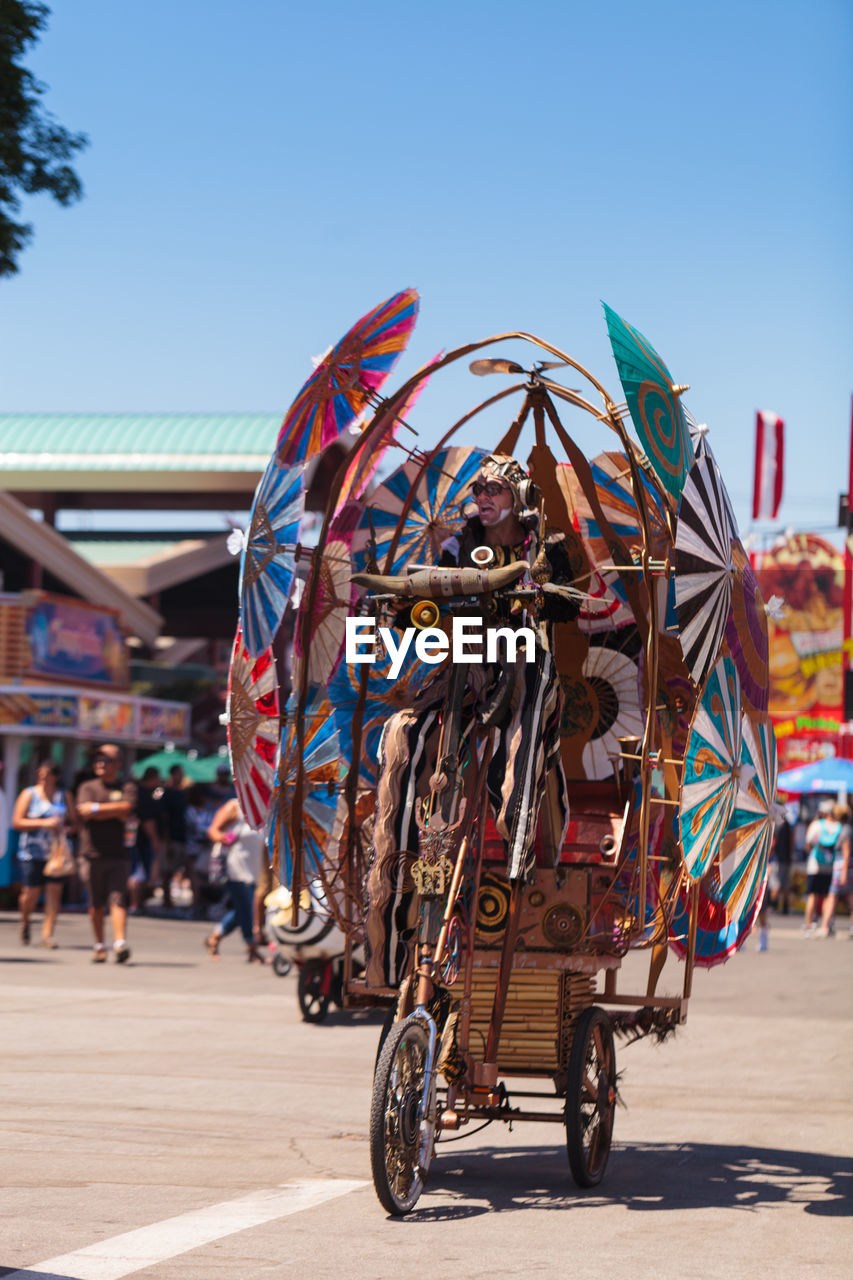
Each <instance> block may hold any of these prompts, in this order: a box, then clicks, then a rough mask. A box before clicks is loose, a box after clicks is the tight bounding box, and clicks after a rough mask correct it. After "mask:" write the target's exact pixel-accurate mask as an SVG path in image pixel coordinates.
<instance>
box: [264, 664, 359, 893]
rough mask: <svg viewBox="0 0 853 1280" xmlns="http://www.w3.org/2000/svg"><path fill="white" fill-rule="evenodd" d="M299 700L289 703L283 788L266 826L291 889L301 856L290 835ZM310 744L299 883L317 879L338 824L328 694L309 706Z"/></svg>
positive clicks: (312, 695)
mask: <svg viewBox="0 0 853 1280" xmlns="http://www.w3.org/2000/svg"><path fill="white" fill-rule="evenodd" d="M296 703H297V695H296V694H292V695H291V697H290V700H289V701H288V704H287V723H286V725H285V729H284V734H283V736H282V741H281V758H280V762H279V767H278V784H277V786H276V789H275V791H274V793H273V797H272V804H271V806H270V818H269V824H268V827H267V845H268V848H269V851H270V855H271V857H272V860H273V865H274V866H275V867H276V869H277V870H278V874H279V879H280V881H281V883H282V884H283V885H285V886H286V887H287V888H291V886H292V882H293V867H294V860H295V857H296V852H297V851H295V850H294V849H293V846H292V842H291V833H290V810H291V805H292V802H293V795H294V790H295V786H296V773H297V764H298V751H299V746H298V743H297V740H296V726H295V721H294V717H295V713H296ZM304 714H305V741H304V747H303V753H302V759H303V764H304V791H303V798H302V827H301V835H302V857H301V860H300V867H301V874H300V877H299V879H300V883H301V884H305V883H306V881H311V880H313V879H315V878H317V877H318V876H319V874H320V871H319V869H320V867H321V865H323V862H324V854H325V851H326V847H327V845H328V842H329V838H330V835H331V832H332V828H333V826H334V822H335V809H336V807H337V803H338V795H339V794H340V781H341V757H340V748H339V744H338V732H337V729H336V727H335V720H334V717H333V715H332V708H331V704H330V703H329V699H328V696H327V694H326V691H325V690H324V689H320V688H311V689H309V691H308V698H307V701H306V704H305V713H304Z"/></svg>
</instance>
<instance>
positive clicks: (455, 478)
mask: <svg viewBox="0 0 853 1280" xmlns="http://www.w3.org/2000/svg"><path fill="white" fill-rule="evenodd" d="M485 457H486V453H485V450H483V449H471V448H452V449H440V450H439V452H438V453H436V454H435V455H434V456H433V457H432V458H431V459H430V461H429V463H428V465H427V466H426V467H424V466H423V465H422V464H421V463H420V462H418V461H416V460H415V459H412V460H411V461H409V462H406V463H404V464H403V466H402V467H399V468H398V469H397V470H396V471H395V472H394V473H393V474H392V475H390V476H389V477H388V479H387V480H386V481H385V482H384V483H383V484H381V485H379V486H378V487H377V488H376V489H375V490H374V491H373V493H372V494H371V495H370V498H369V500H368V502H367V503H366V507H365V512H364V515H363V516H362V518H361V522H360V524H359V527H358V529H357V530H356V532H355V535H354V536H353V542H352V549H353V565H354V567H355V569H356V570H357V571H359V572H360V571H362V570H363V569H364V568H365V565H366V564H367V560H368V555H369V550H368V547H369V543H370V541H371V528H370V527H371V524H372V526H373V530H374V532H375V535H376V559H377V562H378V564H379V568H380V570H381V572H383V573H389V574H393V573H400V572H401V570H402V569H403V568H404V566H405V565H406V564H408V563H410V562H411V563H415V564H435V563H437V561H438V559H439V557H440V555H441V544H442V543H443V542H444V541H445V540H446V539H447V538H449V537H450V536H451V535H452V534H454V533H457V532H458V531H459V530H460V529H461V528H462V526H463V524H464V521H465V517H464V514H463V511H462V506H463V504H464V502H465V501H466V499H467V497H468V493H467V490H468V486H469V484H470V483H471V481H472V480H473V479H474V477H475V476H476V475H477V472H478V471H479V469H480V464H481V462H482V460H483V458H485ZM410 496H411V501H410V502H409V499H410ZM407 503H409V505H408V509H407V512H406V517H405V521H404V524H403V529H402V533H401V536H400V538H399V541H398V542H397V546H396V550H395V552H394V558H393V563H392V564H385V560H386V558H387V556H388V553H389V551H390V549H391V544H392V541H393V540H394V535H395V533H396V531H397V525H398V523H399V521H400V516H401V514H402V512H403V510H404V507H406V504H407Z"/></svg>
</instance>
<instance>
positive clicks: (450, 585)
mask: <svg viewBox="0 0 853 1280" xmlns="http://www.w3.org/2000/svg"><path fill="white" fill-rule="evenodd" d="M529 569H530V565H529V563H528V562H527V561H526V560H516V561H515V562H514V563H513V564H507V565H503V566H502V567H501V568H500V569H440V568H435V569H419V570H417V571H416V572H415V573H410V574H407V575H406V576H405V577H403V576H395V577H386V576H385V574H380V573H354V574H353V575H352V579H351V581H353V582H355V583H356V584H357V585H358V586H360V587H367V589H368V590H369V591H373V592H375V593H378V594H379V593H381V594H387V595H391V596H399V597H401V598H403V599H409V598H414V597H417V598H418V599H421V600H434V599H442V598H444V597H447V596H479V595H486V594H487V593H489V592H492V591H500V590H501V589H502V588H504V587H509V586H511V585H512V583H514V582H518V580H519V578H522V577H523V576H524V574H525V573H527V572H528V570H529Z"/></svg>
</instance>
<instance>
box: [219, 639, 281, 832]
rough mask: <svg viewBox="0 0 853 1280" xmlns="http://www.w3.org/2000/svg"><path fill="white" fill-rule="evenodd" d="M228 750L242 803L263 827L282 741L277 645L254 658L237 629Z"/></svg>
mask: <svg viewBox="0 0 853 1280" xmlns="http://www.w3.org/2000/svg"><path fill="white" fill-rule="evenodd" d="M226 716H227V722H228V753H229V756H230V758H231V773H232V775H233V777H234V787H235V789H236V791H237V799H238V800H239V801H240V808H241V809H242V810H243V813H244V814H245V815H246V821H247V822H248V823H249V824H250V826H253V827H254V828H255V830H256V831H260V829H261V827H263V825H264V823H265V822H266V820H267V814H268V811H269V805H270V799H271V797H272V791H273V787H274V785H275V774H276V766H277V764H278V745H279V735H280V728H279V698H278V677H277V675H276V669H275V660H274V658H273V654H272V650H271V649H265V650H264V652H263V653H262V654H261V655H260V656H259V657H257V658H255V657H253V656H252V655H251V654H250V653H249V651H248V649H247V648H246V646H245V644H244V643H243V633H242V631H241V630H240V628H239V627H238V628H237V634H236V636H235V637H234V648H233V650H232V653H231V667H230V670H229V672H228V701H227V704H226Z"/></svg>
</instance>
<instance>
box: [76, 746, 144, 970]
mask: <svg viewBox="0 0 853 1280" xmlns="http://www.w3.org/2000/svg"><path fill="white" fill-rule="evenodd" d="M121 763H122V759H121V750H120V748H119V747H117V746H116V745H115V744H114V743H105V744H104V745H103V746H102V747H101V748H100V749H99V751H98V754H97V755H96V757H95V760H94V770H95V776H94V778H93V779H92V780H91V781H89V782H83V783H82V784H81V785H80V787H79V789H78V791H77V795H76V797H75V799H76V808H77V814H78V819H79V823H80V854H81V858H82V861H83V864H84V868H85V873H86V874H85V878H86V887H87V890H88V894H89V918H90V920H91V922H92V932H93V934H94V937H95V948H94V952H93V955H92V959H93V961H94V962H95V963H96V964H103V963H104V961H105V960H106V958H107V948H106V944H105V942H104V915H105V911H106V910H107V908H109V913H110V924H111V926H112V932H113V953H114V955H115V958H116V961H117V962H118V963H119V964H124V963H125V962H126V961H127V960H129V959H130V947H129V946H128V945H127V906H128V890H127V886H128V880H129V879H130V867H131V856H132V853H133V848H132V845H133V843H134V840H135V830H134V828H135V823H134V821H133V819H134V815H135V814H136V803H137V794H136V785H135V783H133V782H123V781H122V780H121V778H120V772H121ZM126 828H127V831H128V834H127V835H126V830H125V829H126Z"/></svg>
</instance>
